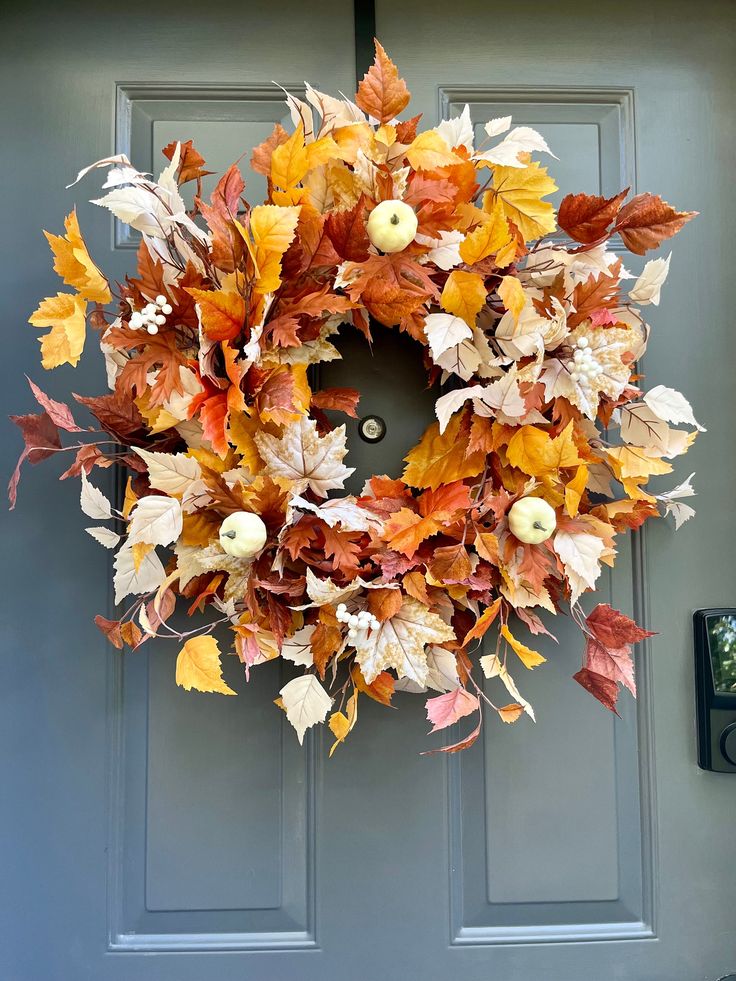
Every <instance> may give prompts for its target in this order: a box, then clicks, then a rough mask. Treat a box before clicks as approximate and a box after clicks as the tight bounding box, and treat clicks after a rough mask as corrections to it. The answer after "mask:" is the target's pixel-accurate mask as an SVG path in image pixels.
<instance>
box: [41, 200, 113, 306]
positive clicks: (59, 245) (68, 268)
mask: <svg viewBox="0 0 736 981" xmlns="http://www.w3.org/2000/svg"><path fill="white" fill-rule="evenodd" d="M64 228H65V229H66V235H65V236H64V237H63V238H62V237H61V236H59V235H51V234H50V233H49V232H44V235H45V236H46V238H47V240H48V243H49V245H50V246H51V251H52V252H53V253H54V269H55V271H56V272H57V273H58V274H59V276H61V278H62V279H63V280H64V282H65V283H66V285H67V286H73V287H74V289H76V290H77V292H78V293H79V295H80V296H81V297H83V298H84V299H85V300H90V301H92V302H93V303H109V302H110V288H109V286H108V284H107V280H106V279H105V277H104V276H103V275H102V273H101V272H100V270H99V269H98V268H97V266H96V265H95V264H94V262H93V261H92V259H91V258H90V255H89V252H88V251H87V246H86V245H85V244H84V239H83V238H82V233H81V232H80V230H79V222H78V220H77V212H76V209H75V210H73V211H72V212H71V213H70V214H68V215H67V216H66V218H65V219H64Z"/></svg>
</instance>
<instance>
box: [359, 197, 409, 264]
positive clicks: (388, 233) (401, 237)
mask: <svg viewBox="0 0 736 981" xmlns="http://www.w3.org/2000/svg"><path fill="white" fill-rule="evenodd" d="M418 224H419V222H418V221H417V216H416V215H415V213H414V209H413V208H412V207H411V206H410V205H408V204H407V203H406V202H405V201H398V200H390V201H381V203H380V204H377V205H376V207H375V208H374V209H373V211H371V213H370V215H369V216H368V225H367V230H368V238H369V239H370V240H371V244H372V245H375V247H376V248H377V249H380V250H381V252H401V250H402V249H405V248H406V247H407V245H408V244H409V243H410V242H413V241H414V236H415V235H416V233H417V226H418Z"/></svg>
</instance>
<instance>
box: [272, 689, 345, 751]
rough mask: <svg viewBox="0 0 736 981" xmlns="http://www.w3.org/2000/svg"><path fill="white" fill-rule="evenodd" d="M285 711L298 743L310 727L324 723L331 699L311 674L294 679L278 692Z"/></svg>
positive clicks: (301, 741) (302, 740)
mask: <svg viewBox="0 0 736 981" xmlns="http://www.w3.org/2000/svg"><path fill="white" fill-rule="evenodd" d="M279 694H280V695H281V698H282V700H283V703H284V709H285V710H286V718H287V719H288V720H289V722H290V723H291V724H292V725H293V726H294V728H295V729H296V734H297V736H298V737H299V742H300V743H303V742H304V733H305V732H306V731H307V729H309V728H310V727H311V726H313V725H316V724H317V723H320V722H324V721H325V718H326V716H327V713H328V712H329V711H330V706H331V705H332V699H331V698H330V696H329V695H328V694H327V692H326V691H325V690H324V688H323V687H322V685H321V684H320V683H319V681H317V679H316V677H315V676H314V675H313V674H303V675H301V676H300V677H299V678H294V679H293V680H292V681H290V682H288V684H286V685H284V687H283V688H282V689H281V691H280V692H279Z"/></svg>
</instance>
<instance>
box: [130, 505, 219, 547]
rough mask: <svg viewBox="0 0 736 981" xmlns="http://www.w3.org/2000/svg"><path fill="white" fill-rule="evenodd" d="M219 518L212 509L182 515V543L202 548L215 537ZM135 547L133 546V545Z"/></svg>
mask: <svg viewBox="0 0 736 981" xmlns="http://www.w3.org/2000/svg"><path fill="white" fill-rule="evenodd" d="M219 528H220V518H219V516H218V515H217V514H214V513H213V512H212V511H195V513H194V514H185V515H184V516H183V523H182V533H181V542H182V544H183V545H199V546H200V547H202V548H204V547H205V546H206V545H209V544H210V542H211V541H212V540H213V539H215V538H217V533H218V531H219ZM134 547H135V546H134Z"/></svg>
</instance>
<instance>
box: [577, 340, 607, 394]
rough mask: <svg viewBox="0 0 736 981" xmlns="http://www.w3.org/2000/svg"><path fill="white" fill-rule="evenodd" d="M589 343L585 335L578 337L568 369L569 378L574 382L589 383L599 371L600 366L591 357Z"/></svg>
mask: <svg viewBox="0 0 736 981" xmlns="http://www.w3.org/2000/svg"><path fill="white" fill-rule="evenodd" d="M589 345H590V342H589V341H588V338H587V337H578V339H577V341H576V342H575V352H574V354H573V362H574V363H573V366H572V370H571V371H570V378H572V380H573V381H575V382H581V383H582V384H583V385H585V384H588V385H589V384H590V383H591V382H592V381H593V379H594V378H595V377H596V376H597V375H599V374H600V372H601V366H600V364H599V363H598V362H597V361H596V359H595V358H594V357H593V352H592V351H591V350H590V346H589Z"/></svg>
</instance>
